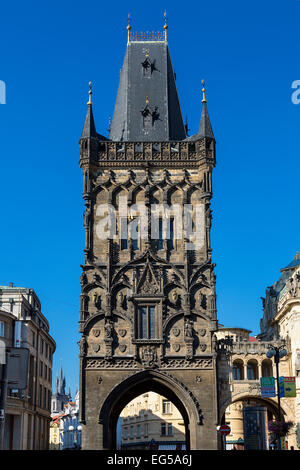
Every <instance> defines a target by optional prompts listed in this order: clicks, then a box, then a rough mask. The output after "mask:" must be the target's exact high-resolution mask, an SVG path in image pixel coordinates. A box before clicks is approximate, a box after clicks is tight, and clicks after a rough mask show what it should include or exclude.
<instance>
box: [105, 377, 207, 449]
mask: <svg viewBox="0 0 300 470" xmlns="http://www.w3.org/2000/svg"><path fill="white" fill-rule="evenodd" d="M148 391H153V392H156V393H158V394H160V395H163V396H164V397H166V398H167V399H168V400H170V401H171V402H172V403H173V404H174V405H175V406H176V407H177V408H178V410H179V412H180V413H181V415H182V418H183V421H184V425H185V436H186V446H187V449H189V448H190V439H191V440H192V444H191V446H192V447H193V448H195V446H196V435H197V434H199V432H198V431H197V426H198V425H201V424H202V420H203V415H202V411H201V409H200V408H199V403H198V402H197V400H196V398H195V397H194V396H193V395H192V394H190V393H189V392H188V390H186V389H185V387H184V386H183V384H181V383H179V382H178V381H176V380H174V378H173V377H171V376H170V375H167V374H163V373H161V372H157V371H154V370H146V371H142V372H138V373H137V374H134V375H133V376H131V377H129V378H128V379H126V380H124V381H123V382H121V384H119V385H117V386H116V387H115V388H114V389H113V390H112V391H111V393H110V394H109V395H108V397H107V398H106V400H105V401H104V403H103V405H102V406H101V410H100V415H99V423H100V424H101V425H102V426H103V428H102V433H103V446H104V448H106V449H115V448H116V427H117V420H118V418H119V415H120V413H121V411H122V409H123V408H124V406H126V405H127V403H129V402H130V401H131V400H132V399H134V398H135V397H137V396H138V395H141V394H143V393H146V392H148ZM190 435H191V436H192V438H190ZM199 437H200V436H199Z"/></svg>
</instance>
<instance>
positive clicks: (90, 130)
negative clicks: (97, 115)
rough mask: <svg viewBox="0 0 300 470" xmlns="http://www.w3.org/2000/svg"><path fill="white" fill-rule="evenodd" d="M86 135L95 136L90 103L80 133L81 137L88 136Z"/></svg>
mask: <svg viewBox="0 0 300 470" xmlns="http://www.w3.org/2000/svg"><path fill="white" fill-rule="evenodd" d="M88 137H97V132H96V126H95V121H94V116H93V109H92V105H91V104H88V109H87V112H86V115H85V121H84V125H83V129H82V133H81V138H82V139H84V138H88Z"/></svg>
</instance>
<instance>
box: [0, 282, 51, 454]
mask: <svg viewBox="0 0 300 470" xmlns="http://www.w3.org/2000/svg"><path fill="white" fill-rule="evenodd" d="M0 340H1V341H3V342H4V343H5V345H6V347H22V348H27V349H28V350H29V364H28V381H27V389H25V390H17V389H11V388H9V389H8V392H7V400H6V409H5V429H4V449H11V450H27V449H28V450H44V449H48V445H49V425H50V409H51V393H52V385H51V384H52V358H53V353H54V352H55V348H56V345H55V341H54V340H53V338H52V337H51V336H50V334H49V323H48V321H47V319H46V318H45V316H44V315H43V314H42V312H41V303H40V301H39V299H38V297H37V295H36V293H35V292H34V290H33V289H28V288H22V287H15V286H13V284H10V285H9V286H0ZM1 367H2V366H1V365H0V368H1Z"/></svg>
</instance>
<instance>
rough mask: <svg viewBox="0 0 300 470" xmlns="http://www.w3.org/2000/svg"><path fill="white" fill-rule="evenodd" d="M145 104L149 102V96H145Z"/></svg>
mask: <svg viewBox="0 0 300 470" xmlns="http://www.w3.org/2000/svg"><path fill="white" fill-rule="evenodd" d="M146 104H149V97H148V96H146Z"/></svg>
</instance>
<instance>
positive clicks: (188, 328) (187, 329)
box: [184, 318, 193, 338]
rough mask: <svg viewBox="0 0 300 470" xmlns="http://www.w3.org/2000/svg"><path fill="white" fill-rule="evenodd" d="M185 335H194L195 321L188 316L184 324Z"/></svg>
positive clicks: (189, 336) (190, 336)
mask: <svg viewBox="0 0 300 470" xmlns="http://www.w3.org/2000/svg"><path fill="white" fill-rule="evenodd" d="M184 335H185V336H187V337H188V338H192V337H193V322H192V321H191V320H189V319H188V318H187V319H186V320H185V324H184Z"/></svg>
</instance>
